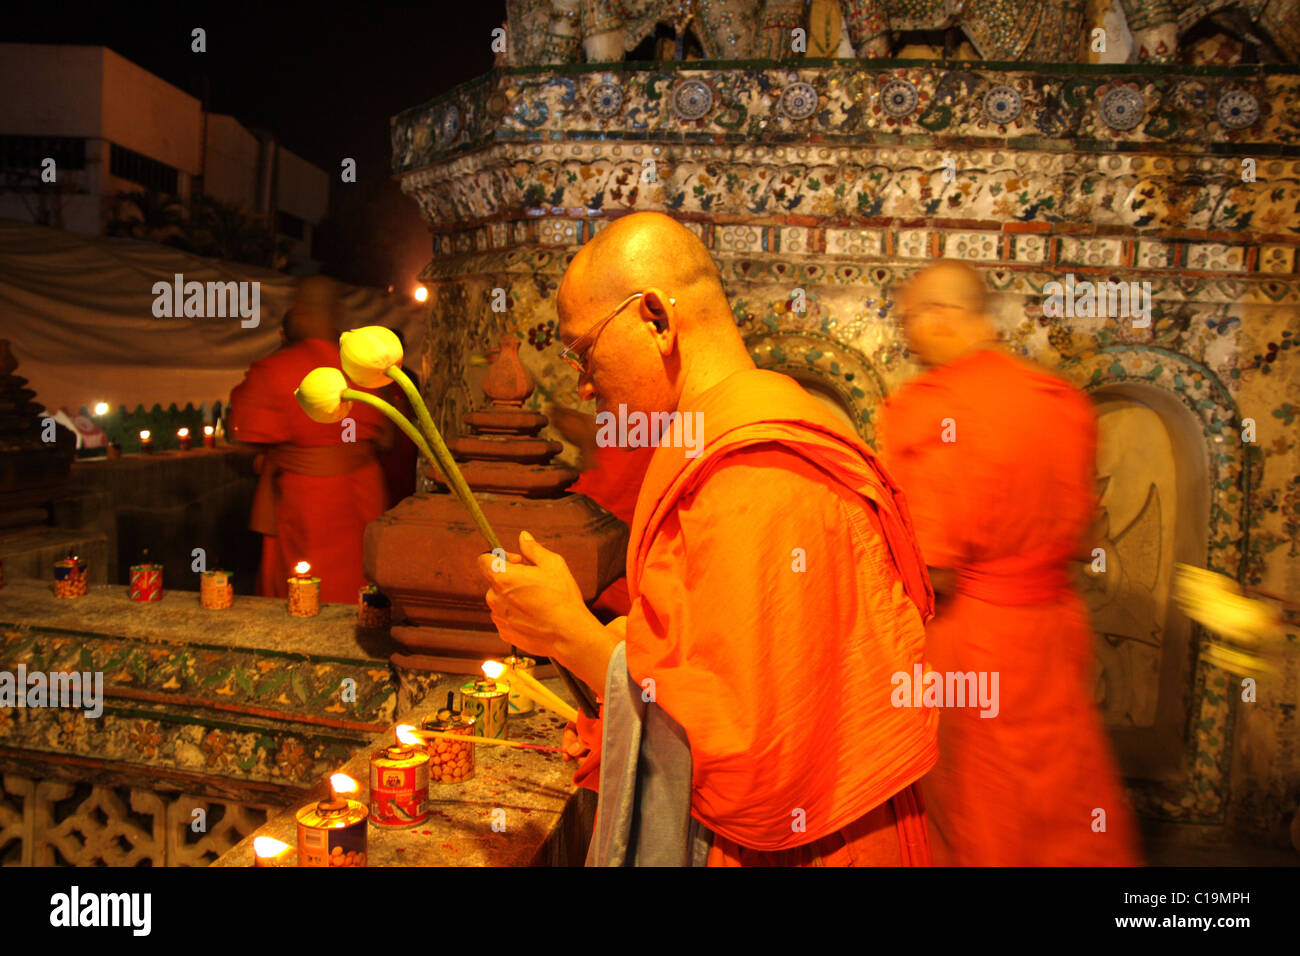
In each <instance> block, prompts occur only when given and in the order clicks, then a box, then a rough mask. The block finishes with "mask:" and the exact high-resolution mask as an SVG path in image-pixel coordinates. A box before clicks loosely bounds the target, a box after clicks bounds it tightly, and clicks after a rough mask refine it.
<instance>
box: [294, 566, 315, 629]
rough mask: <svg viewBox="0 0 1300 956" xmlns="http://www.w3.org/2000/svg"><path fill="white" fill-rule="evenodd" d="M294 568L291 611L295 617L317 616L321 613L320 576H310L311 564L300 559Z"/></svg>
mask: <svg viewBox="0 0 1300 956" xmlns="http://www.w3.org/2000/svg"><path fill="white" fill-rule="evenodd" d="M293 570H294V575H293V577H291V578H289V613H290V614H291V615H293V616H294V617H315V616H316V615H317V614H319V613H320V578H313V577H311V576H310V574H309V573H308V572H310V571H311V565H310V564H308V563H307V562H306V561H299V562H298V563H297V564H295V565H294V566H293Z"/></svg>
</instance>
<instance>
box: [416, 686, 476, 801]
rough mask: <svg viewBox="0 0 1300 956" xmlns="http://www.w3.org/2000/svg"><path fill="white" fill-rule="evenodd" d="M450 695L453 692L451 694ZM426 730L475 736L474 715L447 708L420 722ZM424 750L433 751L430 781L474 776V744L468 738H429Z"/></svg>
mask: <svg viewBox="0 0 1300 956" xmlns="http://www.w3.org/2000/svg"><path fill="white" fill-rule="evenodd" d="M448 696H450V695H448ZM420 728H421V729H422V730H436V731H437V732H438V733H442V734H457V735H460V736H463V737H467V738H473V736H474V718H473V717H466V716H465V715H464V714H462V713H461V712H460V711H457V710H450V709H448V708H443V709H442V710H440V711H438V712H437V713H436V714H431V715H430V716H428V717H426V718H424V720H422V721H421V722H420ZM424 752H425V753H427V754H428V755H429V781H430V782H431V783H461V782H462V781H465V780H469V779H470V778H471V777H473V776H474V745H473V744H472V743H470V742H469V741H468V740H467V741H466V742H465V743H463V744H462V743H457V742H456V741H454V740H438V739H433V740H426V741H425V744H424Z"/></svg>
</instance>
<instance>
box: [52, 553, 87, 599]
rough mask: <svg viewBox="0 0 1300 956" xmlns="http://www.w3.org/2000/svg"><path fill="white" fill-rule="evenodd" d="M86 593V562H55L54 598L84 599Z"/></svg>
mask: <svg viewBox="0 0 1300 956" xmlns="http://www.w3.org/2000/svg"><path fill="white" fill-rule="evenodd" d="M85 593H86V562H84V561H82V560H80V559H78V558H64V559H63V560H62V561H55V562H54V596H55V597H61V598H74V597H82V596H84V595H85Z"/></svg>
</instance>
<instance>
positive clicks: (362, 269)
mask: <svg viewBox="0 0 1300 956" xmlns="http://www.w3.org/2000/svg"><path fill="white" fill-rule="evenodd" d="M504 19H505V4H504V2H503V0H480V2H463V0H462V2H450V0H441V2H432V3H422V4H392V3H383V4H380V3H370V2H361V3H350V4H340V3H331V4H317V5H310V4H275V5H270V4H258V3H243V2H228V3H207V2H203V3H194V4H189V3H183V4H178V3H167V4H155V3H136V2H127V3H98V4H94V5H90V4H87V5H80V4H65V3H51V4H43V3H39V2H37V3H30V4H22V5H16V6H14V7H12V8H11V9H8V10H6V12H5V15H4V19H3V22H0V40H4V41H9V42H22V43H67V44H85V45H102V46H107V47H109V48H111V49H112V50H113V51H115V52H116V53H118V54H120V55H121V56H123V57H125V58H126V59H128V60H131V61H132V62H134V63H136V64H138V65H139V66H141V67H143V68H144V69H146V70H148V71H150V72H151V73H154V74H156V75H158V76H160V77H162V78H163V79H164V80H167V81H168V82H169V83H171V84H173V85H175V86H177V87H180V88H181V89H183V90H185V91H186V92H187V93H190V94H191V95H193V96H196V97H198V98H199V99H200V100H203V99H205V98H206V99H207V103H208V109H210V110H211V111H212V112H217V113H228V114H231V115H233V116H235V117H236V118H237V119H238V120H239V121H240V122H241V123H243V124H244V126H246V127H249V128H253V127H264V128H266V129H268V130H270V131H271V132H272V133H273V134H275V136H276V137H277V138H278V139H279V140H280V142H281V143H282V144H283V145H284V146H286V147H287V148H288V149H290V150H292V151H293V152H295V153H297V154H298V155H299V156H302V157H303V158H304V159H307V160H309V161H310V162H312V163H314V164H316V165H317V166H319V167H320V168H322V169H323V170H325V171H326V173H328V174H329V175H330V177H331V181H332V185H331V196H330V200H331V215H330V220H329V221H328V222H327V223H324V224H322V228H321V231H320V235H319V243H318V245H317V254H318V255H320V256H321V257H322V258H323V259H324V262H325V271H326V272H328V273H330V274H331V275H334V276H336V277H338V278H340V279H344V280H345V281H349V282H354V283H358V284H364V285H378V286H386V285H390V284H392V285H395V286H397V287H398V288H399V289H403V288H409V287H410V286H411V285H412V284H413V279H414V275H415V273H416V272H418V270H419V268H420V267H421V266H423V265H424V264H425V262H427V261H428V258H429V256H428V250H429V241H428V233H427V232H426V231H425V229H424V226H423V224H422V221H421V220H420V217H419V213H418V212H417V210H416V206H415V203H414V202H412V201H411V200H410V199H407V198H406V197H404V196H403V195H402V192H401V190H400V188H399V187H398V186H397V184H396V183H395V182H394V181H393V180H392V179H391V177H390V174H389V171H388V170H389V163H390V158H391V157H390V151H389V139H388V120H389V117H391V116H392V115H394V114H395V113H398V112H400V111H401V110H403V109H406V108H408V107H411V106H416V105H418V104H420V103H423V102H425V101H427V100H429V99H432V98H433V97H435V96H437V95H439V94H440V93H443V92H445V91H447V90H449V89H451V88H452V87H453V86H456V85H457V84H459V83H462V82H464V81H466V80H469V79H471V78H473V77H475V76H479V75H481V74H483V73H486V72H487V71H488V70H489V69H491V66H492V52H491V49H490V43H491V31H492V28H493V27H496V26H499V25H500V24H501V22H502V21H503V20H504ZM195 27H203V28H204V29H205V30H206V31H207V52H206V53H202V54H200V53H193V52H191V50H190V44H191V36H190V33H191V31H192V30H193V29H194V28H195ZM3 95H5V96H14V95H21V92H17V93H15V91H12V90H10V91H5V93H4V94H3ZM345 156H351V157H353V158H355V159H356V160H357V182H356V183H355V184H345V183H342V182H340V181H339V169H340V166H339V164H340V162H341V160H342V159H343V157H345Z"/></svg>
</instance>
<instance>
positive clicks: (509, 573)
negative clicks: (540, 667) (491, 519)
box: [478, 531, 619, 688]
mask: <svg viewBox="0 0 1300 956" xmlns="http://www.w3.org/2000/svg"><path fill="white" fill-rule="evenodd" d="M519 550H520V552H521V554H509V553H507V555H506V560H505V561H504V562H503V561H502V560H501V558H500V556H499V554H497V555H494V554H492V553H487V554H482V555H479V559H478V567H479V572H480V573H481V574H482V575H483V577H484V578H485V579H486V580H487V581H488V583H489V584H490V585H491V586H490V587H489V588H488V591H487V605H488V608H489V609H491V611H492V623H493V624H495V625H496V628H497V631H498V632H499V633H500V635H501V638H502V639H503V640H505V641H506V642H507V643H509V644H511V645H513V646H515V647H517V648H519V649H520V650H522V651H524V652H525V653H527V654H530V655H532V656H534V657H550V658H553V659H555V660H558V661H559V662H560V663H561V664H563V665H564V666H565V667H567V668H569V670H571V671H572V672H573V673H574V675H576V676H577V677H578V679H579V680H582V681H584V682H585V683H586V684H588V685H589V686H591V687H597V688H599V687H604V686H605V671H606V670H607V669H608V668H609V657H610V654H612V653H613V651H614V648H615V646H617V644H618V640H619V638H618V636H617V635H616V634H615V633H614V632H610V631H608V630H607V629H606V628H605V626H604V625H602V624H601V623H600V621H598V620H597V619H596V616H595V615H594V614H592V613H591V612H590V611H589V610H587V605H586V603H585V602H584V601H583V599H582V590H581V589H580V588H579V587H578V582H577V581H575V580H574V578H573V574H572V573H571V572H570V571H569V566H568V564H567V563H566V562H565V560H564V558H562V557H560V555H558V554H556V553H555V552H554V551H548V550H547V549H546V548H544V547H542V546H541V545H540V544H538V543H537V541H536V540H535V539H534V538H533V536H532V535H530V534H529V533H528V532H527V531H523V532H520V534H519Z"/></svg>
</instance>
